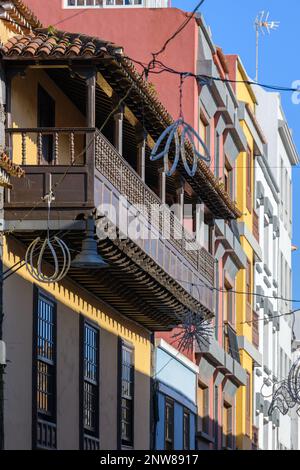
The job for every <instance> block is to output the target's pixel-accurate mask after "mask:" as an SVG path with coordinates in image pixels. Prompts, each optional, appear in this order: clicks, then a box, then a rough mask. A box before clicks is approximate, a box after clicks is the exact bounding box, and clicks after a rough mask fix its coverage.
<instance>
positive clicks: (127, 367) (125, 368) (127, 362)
mask: <svg viewBox="0 0 300 470" xmlns="http://www.w3.org/2000/svg"><path fill="white" fill-rule="evenodd" d="M133 393H134V364H133V350H132V348H130V347H128V346H126V345H124V344H123V345H122V384H121V394H122V396H121V439H122V444H123V445H127V446H132V445H133Z"/></svg>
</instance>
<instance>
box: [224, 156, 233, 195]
mask: <svg viewBox="0 0 300 470" xmlns="http://www.w3.org/2000/svg"><path fill="white" fill-rule="evenodd" d="M232 176H233V174H232V167H231V165H230V164H229V162H228V160H227V158H225V168H224V187H225V191H226V192H227V194H229V196H230V197H233V181H232V179H233V178H232Z"/></svg>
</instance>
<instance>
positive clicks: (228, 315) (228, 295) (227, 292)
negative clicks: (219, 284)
mask: <svg viewBox="0 0 300 470" xmlns="http://www.w3.org/2000/svg"><path fill="white" fill-rule="evenodd" d="M224 321H225V322H229V323H231V324H233V323H234V314H233V293H232V287H231V286H230V284H229V283H228V282H227V281H225V284H224Z"/></svg>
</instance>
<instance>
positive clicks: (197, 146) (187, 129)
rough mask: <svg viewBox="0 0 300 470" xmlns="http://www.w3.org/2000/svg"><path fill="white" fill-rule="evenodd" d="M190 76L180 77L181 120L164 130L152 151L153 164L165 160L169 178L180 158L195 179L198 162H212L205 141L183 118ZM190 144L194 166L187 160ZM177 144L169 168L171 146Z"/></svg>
mask: <svg viewBox="0 0 300 470" xmlns="http://www.w3.org/2000/svg"><path fill="white" fill-rule="evenodd" d="M188 76H189V74H181V75H180V85H179V107H180V111H179V118H178V119H177V121H175V122H174V123H173V124H172V125H171V126H169V127H168V128H167V129H165V130H164V132H163V133H162V134H161V136H160V137H159V139H158V140H157V142H156V144H155V146H154V147H153V149H152V152H151V155H150V160H151V161H152V162H154V161H157V160H160V159H162V158H163V160H164V168H165V171H166V175H167V176H172V175H173V174H174V173H175V171H176V168H177V166H178V163H179V161H180V158H181V160H182V162H183V166H184V168H185V171H186V172H187V174H188V175H189V176H190V177H194V176H195V174H196V171H197V167H198V161H199V160H203V161H205V162H206V163H208V164H209V163H210V162H211V157H210V152H209V150H208V148H207V146H206V144H205V142H203V140H202V139H201V137H200V135H199V134H198V133H197V132H196V131H195V129H194V128H193V127H192V126H190V125H189V124H187V123H186V122H185V120H184V117H183V83H184V80H185V78H187V77H188ZM165 139H166V142H165V145H164V147H163V150H161V151H160V149H161V147H162V146H163V143H164V140H165ZM188 142H189V143H190V146H191V149H192V155H193V162H192V166H190V164H189V163H188V159H187V148H186V144H187V143H188ZM172 144H175V156H174V161H173V163H172V165H171V168H169V161H170V155H169V154H170V148H171V145H172Z"/></svg>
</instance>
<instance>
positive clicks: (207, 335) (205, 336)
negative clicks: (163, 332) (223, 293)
mask: <svg viewBox="0 0 300 470" xmlns="http://www.w3.org/2000/svg"><path fill="white" fill-rule="evenodd" d="M178 329H179V331H178V332H176V333H175V334H174V335H173V336H172V338H173V339H174V343H175V342H176V343H177V345H176V347H177V349H178V350H179V351H181V352H182V351H185V352H186V351H192V350H193V347H194V344H195V341H196V342H197V344H198V346H199V349H200V351H202V350H203V349H204V348H205V347H207V345H208V344H210V340H211V338H212V335H213V328H212V324H211V321H210V320H207V319H206V318H205V317H204V316H203V314H202V313H195V312H192V311H190V310H189V311H187V312H186V313H185V314H184V316H183V320H182V324H181V325H180V326H179V327H178Z"/></svg>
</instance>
